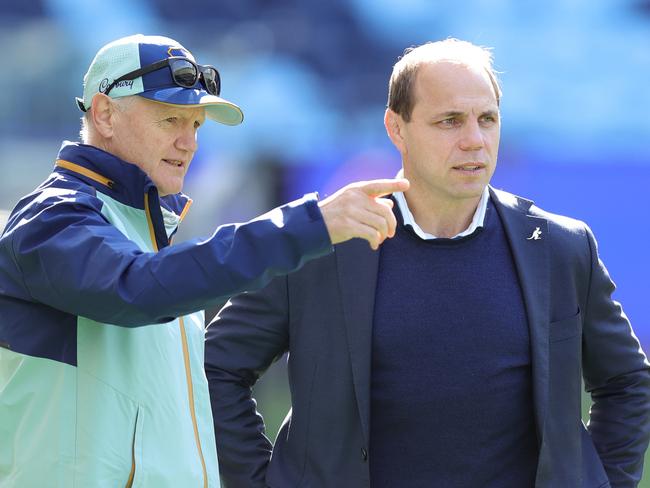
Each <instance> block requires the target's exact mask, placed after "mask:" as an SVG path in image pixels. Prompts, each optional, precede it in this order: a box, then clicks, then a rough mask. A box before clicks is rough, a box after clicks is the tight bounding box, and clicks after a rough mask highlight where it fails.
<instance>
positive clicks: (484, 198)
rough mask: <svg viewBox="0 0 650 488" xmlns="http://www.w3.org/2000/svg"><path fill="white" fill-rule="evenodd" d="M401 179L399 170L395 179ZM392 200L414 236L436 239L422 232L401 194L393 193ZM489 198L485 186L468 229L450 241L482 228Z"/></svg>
mask: <svg viewBox="0 0 650 488" xmlns="http://www.w3.org/2000/svg"><path fill="white" fill-rule="evenodd" d="M403 177H404V170H403V169H401V170H400V171H399V173H397V176H396V178H403ZM393 198H395V201H396V202H397V207H398V208H399V211H400V213H401V214H402V219H403V220H404V225H409V226H411V228H412V229H413V232H415V234H416V235H417V236H418V237H420V238H421V239H425V240H429V239H438V237H437V236H434V235H433V234H428V233H427V232H424V231H423V230H422V228H421V227H420V226H419V225H418V224H417V223H416V222H415V219H414V218H413V214H412V213H411V210H410V209H409V207H408V204H407V203H406V197H405V196H404V193H403V192H396V193H393ZM489 198H490V192H489V190H488V188H487V186H486V187H485V188H484V189H483V194H482V195H481V199H480V200H479V202H478V206H477V207H476V211H475V212H474V217H472V222H471V223H470V224H469V227H467V229H465V230H464V231H462V232H460V233H458V234H456V235H455V236H453V237H452V239H456V238H457V237H464V236H468V235H470V234H472V233H473V232H474V231H475V230H476V229H478V228H479V227H483V223H484V221H485V212H486V211H487V204H488V200H489Z"/></svg>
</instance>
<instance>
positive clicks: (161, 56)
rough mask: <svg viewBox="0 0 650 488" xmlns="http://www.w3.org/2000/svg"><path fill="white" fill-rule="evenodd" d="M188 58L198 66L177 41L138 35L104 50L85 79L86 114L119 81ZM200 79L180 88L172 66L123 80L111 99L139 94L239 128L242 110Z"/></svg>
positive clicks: (82, 103)
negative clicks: (201, 111)
mask: <svg viewBox="0 0 650 488" xmlns="http://www.w3.org/2000/svg"><path fill="white" fill-rule="evenodd" d="M173 57H184V58H187V59H190V60H191V61H193V62H194V63H196V60H195V59H194V56H192V53H190V52H189V51H188V50H187V49H185V48H184V47H183V46H182V45H181V44H180V43H178V42H176V41H175V40H173V39H170V38H168V37H162V36H145V35H142V34H136V35H133V36H129V37H123V38H121V39H118V40H116V41H113V42H111V43H109V44H106V45H105V46H104V47H102V48H101V49H100V50H99V51H98V52H97V54H96V55H95V59H93V61H92V63H90V67H89V68H88V72H87V73H86V75H85V76H84V91H83V99H82V98H77V104H78V105H79V108H80V109H81V110H82V111H84V112H85V111H86V110H88V109H89V108H90V107H91V105H92V100H93V97H94V96H95V95H96V94H97V93H104V92H105V91H106V90H107V89H108V87H109V86H111V84H113V83H114V82H115V80H117V79H119V78H120V77H123V76H124V75H126V74H128V73H131V72H132V71H136V70H139V69H141V68H145V67H147V66H150V65H152V64H154V63H157V62H159V61H162V60H165V59H166V58H173ZM199 78H200V77H198V76H197V80H196V83H195V84H194V86H193V87H191V88H187V87H184V86H179V85H178V84H177V83H176V82H175V81H174V79H173V77H172V71H171V69H170V68H169V67H166V66H165V67H163V68H161V69H157V70H155V71H151V72H148V73H145V74H143V75H142V76H139V77H137V78H135V79H132V80H122V81H119V82H117V83H115V84H113V86H112V88H111V90H110V91H109V93H108V96H110V97H111V98H120V97H128V96H131V95H139V96H141V97H144V98H148V99H149V100H154V101H156V102H162V103H169V104H172V105H185V106H188V107H199V106H201V107H205V109H206V111H205V112H206V116H207V117H208V118H210V119H212V120H215V121H217V122H221V123H222V124H226V125H237V124H240V123H241V122H242V120H243V119H244V114H243V113H242V111H241V109H240V108H239V107H238V106H237V105H235V104H234V103H232V102H229V101H228V100H225V99H223V98H221V97H220V96H217V95H213V94H211V93H208V91H207V89H206V87H205V86H204V85H203V84H202V81H201V80H200V79H199Z"/></svg>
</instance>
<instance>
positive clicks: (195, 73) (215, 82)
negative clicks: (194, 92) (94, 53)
mask: <svg viewBox="0 0 650 488" xmlns="http://www.w3.org/2000/svg"><path fill="white" fill-rule="evenodd" d="M165 66H169V70H170V71H171V73H172V79H173V80H174V83H176V84H177V85H178V86H180V87H183V88H193V87H194V85H196V82H197V81H199V80H200V81H201V84H202V85H203V86H204V87H205V89H206V91H207V92H208V93H209V94H210V95H215V96H219V94H220V93H221V77H220V76H219V72H218V71H217V68H215V67H214V66H210V65H201V64H196V63H195V62H194V61H192V60H191V59H188V58H184V57H180V56H172V57H169V58H165V59H162V60H160V61H156V62H155V63H152V64H150V65H148V66H144V67H142V68H139V69H136V70H134V71H131V72H129V73H127V74H125V75H122V76H120V77H119V78H116V79H115V80H113V83H111V84H110V85H108V87H107V88H106V90H104V92H103V93H104V95H108V94H109V92H110V91H111V90H112V89H113V88H114V87H115V85H117V84H118V83H119V82H121V81H124V80H134V79H136V78H138V77H140V76H144V75H146V74H147V73H151V72H153V71H158V70H159V69H162V68H164V67H165ZM77 104H78V105H79V108H80V109H81V110H82V111H83V112H85V111H86V107H84V103H83V100H81V99H79V98H77Z"/></svg>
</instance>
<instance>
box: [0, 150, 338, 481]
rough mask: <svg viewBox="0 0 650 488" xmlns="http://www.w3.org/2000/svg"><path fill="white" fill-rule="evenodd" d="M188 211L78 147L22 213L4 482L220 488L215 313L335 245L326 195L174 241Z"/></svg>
mask: <svg viewBox="0 0 650 488" xmlns="http://www.w3.org/2000/svg"><path fill="white" fill-rule="evenodd" d="M190 203H191V201H190V200H189V199H188V198H187V197H185V196H183V195H180V194H179V195H170V196H167V197H163V198H159V197H158V193H157V190H156V188H155V186H154V185H153V183H152V181H151V180H150V179H149V178H148V177H147V176H146V175H145V174H144V173H143V172H142V171H140V170H139V169H138V168H137V167H136V166H135V165H132V164H128V163H125V162H124V161H121V160H119V159H118V158H116V157H114V156H112V155H111V154H108V153H106V152H104V151H101V150H99V149H97V148H94V147H92V146H86V145H81V144H73V143H64V145H63V146H62V148H61V151H60V153H59V157H58V160H57V162H56V167H55V169H54V172H53V173H52V174H51V175H50V177H49V178H48V179H47V180H46V181H45V182H44V183H43V184H41V186H39V187H38V188H37V189H36V190H35V191H34V192H32V193H31V194H29V195H27V196H26V197H24V198H23V199H22V200H21V201H20V202H19V204H18V205H17V206H16V208H15V209H14V210H13V212H12V214H11V216H10V218H9V221H8V223H7V227H6V229H5V231H4V233H3V235H2V237H1V238H0V314H1V315H0V486H2V487H5V486H7V487H9V486H11V487H14V486H16V487H84V488H85V487H91V486H92V487H111V488H114V487H124V486H126V487H130V486H133V487H157V488H158V487H168V486H169V487H214V488H217V487H219V474H218V463H217V452H216V447H215V438H214V431H213V421H212V414H211V410H210V398H209V395H208V388H207V383H206V379H205V374H204V372H203V356H204V353H203V351H204V321H203V312H202V310H203V309H205V308H207V307H210V306H213V305H215V304H217V303H220V302H223V301H224V300H225V298H227V297H228V296H230V295H232V294H235V293H237V292H241V291H244V290H251V289H257V288H260V287H262V286H263V285H265V284H266V283H268V282H269V281H270V280H271V279H272V278H273V277H274V276H276V275H278V274H282V273H287V272H290V271H292V270H295V269H297V268H299V267H300V266H301V265H302V264H303V263H304V262H305V261H306V260H308V259H311V258H314V257H318V256H321V255H324V254H327V253H328V252H331V249H332V247H331V244H330V240H329V237H328V234H327V229H326V227H325V225H324V222H323V220H322V216H321V214H320V211H319V209H318V206H317V203H316V198H315V196H313V195H312V196H307V197H305V198H303V199H302V200H299V201H297V202H294V203H291V204H288V205H285V206H283V207H280V208H278V209H275V210H273V211H272V212H270V213H269V214H266V215H264V216H262V217H259V218H258V219H255V220H253V221H251V222H248V223H245V224H232V225H225V226H222V227H219V228H218V229H217V231H216V232H215V233H214V235H213V236H212V237H210V238H208V239H205V240H195V241H191V242H185V243H182V244H179V245H174V246H169V238H168V235H167V231H166V229H165V224H164V219H163V212H164V213H165V214H167V215H168V216H172V217H173V216H174V215H176V216H177V217H178V218H177V220H180V218H181V217H182V216H183V214H184V213H185V211H186V210H187V208H188V207H189V204H190ZM161 207H162V208H163V209H164V210H162V209H161ZM168 220H169V219H168ZM171 220H174V219H173V218H172V219H171Z"/></svg>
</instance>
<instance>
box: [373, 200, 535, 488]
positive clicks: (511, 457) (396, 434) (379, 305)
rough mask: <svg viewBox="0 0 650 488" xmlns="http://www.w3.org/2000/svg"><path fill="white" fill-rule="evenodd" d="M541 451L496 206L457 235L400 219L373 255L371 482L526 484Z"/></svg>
mask: <svg viewBox="0 0 650 488" xmlns="http://www.w3.org/2000/svg"><path fill="white" fill-rule="evenodd" d="M398 213H399V212H398ZM398 220H399V215H398ZM537 455H538V448H537V438H536V434H535V427H534V419H533V409H532V383H531V359H530V338H529V333H528V323H527V320H526V314H525V310H524V304H523V297H522V294H521V289H520V286H519V281H518V278H517V274H516V270H515V267H514V263H513V260H512V255H511V253H510V249H509V245H508V243H507V241H506V237H505V234H504V231H503V227H502V225H501V222H500V219H499V216H498V213H497V212H496V211H494V209H493V208H492V207H491V205H490V206H489V207H488V211H487V214H486V218H485V228H483V229H478V230H477V231H476V232H474V233H473V234H472V235H470V236H466V237H463V238H459V239H453V240H452V239H436V240H432V241H425V240H422V239H420V238H419V237H417V236H416V235H415V234H414V233H413V231H412V230H411V228H410V227H404V225H401V224H400V225H399V226H398V230H397V233H396V236H395V237H394V238H393V239H389V240H388V241H386V242H385V243H384V244H383V245H382V247H381V255H380V260H379V276H378V281H377V290H376V298H375V314H374V322H373V338H372V389H371V424H370V453H369V461H370V479H371V486H372V488H384V487H386V488H396V487H399V488H409V487H422V488H431V487H451V488H463V487H468V488H478V487H513V488H515V487H516V488H525V487H532V486H534V479H535V472H536V464H537Z"/></svg>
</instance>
